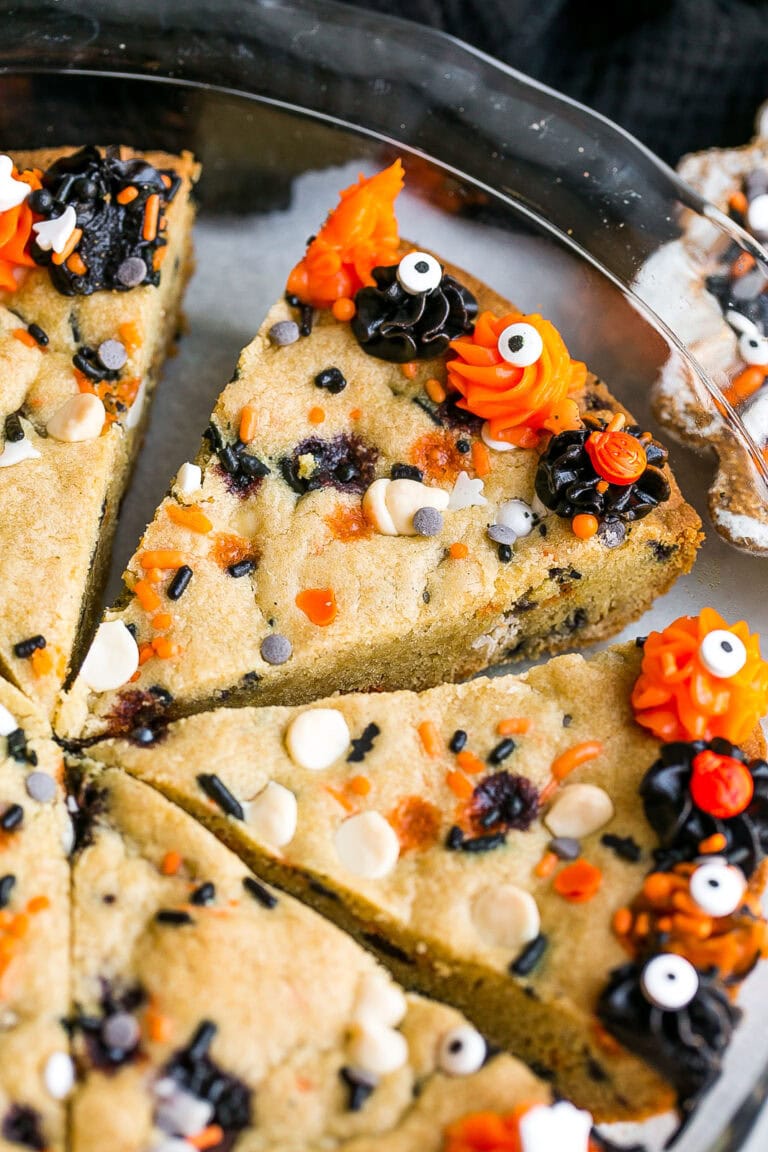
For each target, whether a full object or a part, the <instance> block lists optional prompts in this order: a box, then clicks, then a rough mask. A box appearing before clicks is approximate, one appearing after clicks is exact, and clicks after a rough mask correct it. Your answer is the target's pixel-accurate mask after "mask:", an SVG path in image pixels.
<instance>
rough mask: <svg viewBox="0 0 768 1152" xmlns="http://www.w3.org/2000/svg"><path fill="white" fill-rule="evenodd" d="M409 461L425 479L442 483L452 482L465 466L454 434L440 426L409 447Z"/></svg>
mask: <svg viewBox="0 0 768 1152" xmlns="http://www.w3.org/2000/svg"><path fill="white" fill-rule="evenodd" d="M410 462H411V464H415V465H416V467H417V468H420V469H421V471H422V472H423V473H424V475H425V476H426V477H427V479H429V480H435V481H437V482H438V483H443V484H452V483H453V481H454V480H455V479H456V477H457V476H458V474H459V472H463V471H464V469H465V468H466V462H465V459H464V456H463V455H462V453H461V452H459V450H458V448H457V447H456V440H455V438H454V436H453V435H452V434H451V433H450V432H448V431H447V430H446V429H442V428H441V429H435V431H434V432H425V433H424V435H423V436H420V437H419V439H418V440H417V441H416V443H415V444H413V445H412V447H411V451H410Z"/></svg>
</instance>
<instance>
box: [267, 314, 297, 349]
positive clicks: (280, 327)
mask: <svg viewBox="0 0 768 1152" xmlns="http://www.w3.org/2000/svg"><path fill="white" fill-rule="evenodd" d="M268 335H269V339H270V341H271V342H272V343H273V344H276V345H277V347H278V348H285V347H287V346H288V344H295V343H296V341H297V340H298V338H299V326H298V324H297V323H296V321H295V320H278V322H277V324H273V325H272V327H271V328H270V330H269V333H268Z"/></svg>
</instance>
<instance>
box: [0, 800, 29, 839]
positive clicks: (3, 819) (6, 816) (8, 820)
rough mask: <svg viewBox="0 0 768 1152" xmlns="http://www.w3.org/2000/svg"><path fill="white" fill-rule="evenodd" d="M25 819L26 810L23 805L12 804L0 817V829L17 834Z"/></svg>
mask: <svg viewBox="0 0 768 1152" xmlns="http://www.w3.org/2000/svg"><path fill="white" fill-rule="evenodd" d="M23 819H24V809H23V808H22V806H21V804H11V806H10V807H9V808H6V810H5V812H3V814H2V816H0V828H2V830H3V832H15V831H16V829H17V828H18V827H19V826H20V825H21V822H22V821H23Z"/></svg>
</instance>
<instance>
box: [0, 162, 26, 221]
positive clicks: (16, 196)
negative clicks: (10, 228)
mask: <svg viewBox="0 0 768 1152" xmlns="http://www.w3.org/2000/svg"><path fill="white" fill-rule="evenodd" d="M31 191H32V189H31V187H30V185H29V184H25V183H24V181H23V180H17V179H16V177H15V176H14V175H13V160H12V159H11V158H10V156H0V212H8V211H10V209H11V208H18V206H19V204H22V203H23V202H24V201H25V200H26V198H27V196H29V194H30V192H31Z"/></svg>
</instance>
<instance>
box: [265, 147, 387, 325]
mask: <svg viewBox="0 0 768 1152" xmlns="http://www.w3.org/2000/svg"><path fill="white" fill-rule="evenodd" d="M403 176H404V172H403V164H402V161H401V160H400V159H399V158H398V159H397V160H395V162H394V164H390V166H389V168H385V169H384V170H383V171H382V172H377V173H376V175H375V176H369V177H366V176H360V178H359V180H358V182H357V183H356V184H352V185H350V187H349V188H345V189H344V191H343V192H341V194H340V199H339V203H338V205H337V206H336V208H334V209H333V211H332V212H330V214H329V215H328V218H327V219H326V221H325V223H324V224H323V226H322V228H321V229H320V231H319V232H318V233H317V235H316V236H314V237H313V239H312V240H311V241H310V243H309V245H308V247H307V251H306V253H305V254H304V256H303V258H302V259H301V260H300V261H299V263H298V264H297V265H296V267H295V268H294V269H293V271H292V272H291V274H290V276H289V277H288V283H287V285H286V289H287V291H288V292H289V293H290V294H292V295H294V296H298V298H299V300H301V301H303V302H304V303H305V304H311V305H312V307H313V308H333V307H334V304H336V302H337V301H341V300H343V301H346V302H348V303H347V304H345V305H341V306H337V307H336V308H334V315H335V316H336V318H337V319H338V320H340V321H341V320H344V319H351V316H352V315H354V296H355V293H356V292H358V291H359V290H360V288H364V287H366V286H367V285H370V284H373V283H374V281H373V277H372V275H371V273H372V271H373V269H374V268H377V267H379V265H386V264H395V263H397V259H398V255H399V245H400V236H399V233H398V227H397V218H396V216H395V200H396V199H397V196H398V195H399V193H400V191H401V190H402V187H403ZM349 303H351V304H352V309H351V310H350V308H349V306H348V304H349Z"/></svg>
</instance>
